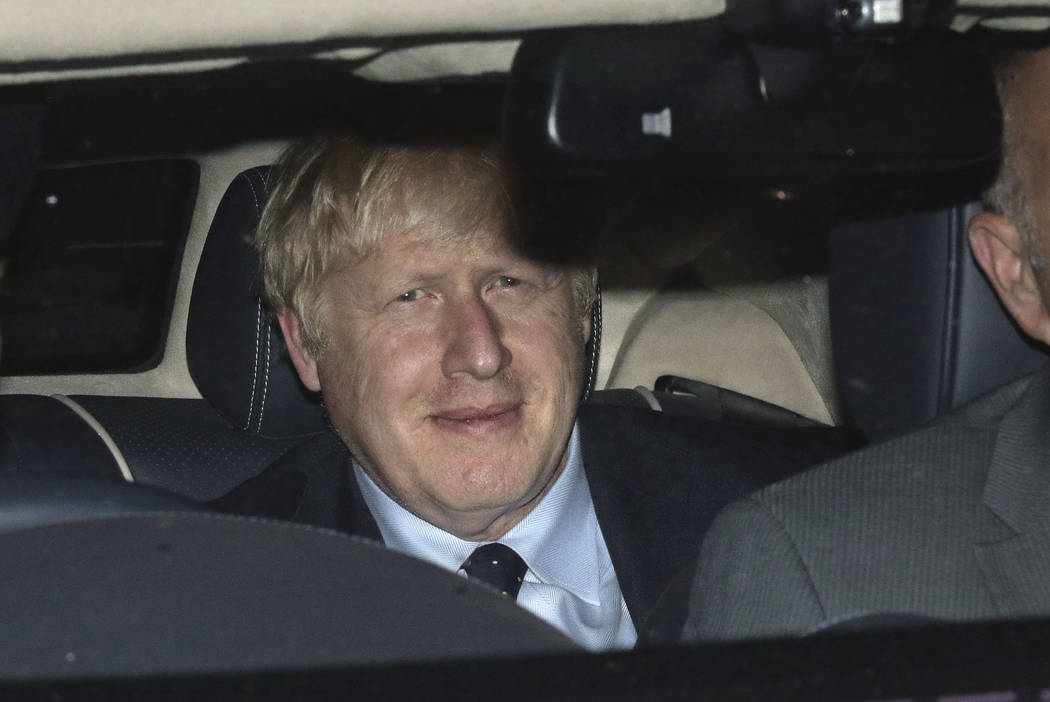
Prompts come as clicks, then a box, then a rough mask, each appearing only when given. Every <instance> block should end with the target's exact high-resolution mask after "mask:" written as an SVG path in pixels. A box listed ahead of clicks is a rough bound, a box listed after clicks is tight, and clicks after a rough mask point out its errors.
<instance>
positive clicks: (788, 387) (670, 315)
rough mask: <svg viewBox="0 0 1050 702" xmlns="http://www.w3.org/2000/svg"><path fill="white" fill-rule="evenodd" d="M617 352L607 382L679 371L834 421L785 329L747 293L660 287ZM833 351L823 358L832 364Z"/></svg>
mask: <svg viewBox="0 0 1050 702" xmlns="http://www.w3.org/2000/svg"><path fill="white" fill-rule="evenodd" d="M669 341H671V342H673V343H669ZM608 351H609V352H611V351H613V348H609V349H608ZM616 351H617V352H616V354H615V360H614V361H613V363H612V368H611V370H610V372H609V378H608V381H607V383H606V384H605V386H604V387H608V388H625V387H627V388H630V387H635V386H638V385H642V386H645V387H652V385H653V382H654V381H655V380H656V378H657V377H659V376H661V375H678V376H682V377H686V378H692V379H695V380H701V381H704V382H707V383H710V384H712V385H716V386H719V387H723V388H727V389H729V390H734V391H736V392H739V393H743V394H745V395H750V396H752V397H756V398H759V399H761V400H765V401H766V402H771V403H773V404H775V405H779V406H781V407H784V408H786V409H789V410H791V411H793V412H797V413H798V414H801V415H803V416H806V417H809V418H811V419H814V420H817V421H819V422H823V423H825V424H833V423H834V417H833V407H830V406H829V404H830V403H829V402H827V401H825V398H824V397H823V396H822V394H821V391H820V389H819V388H818V386H817V383H816V382H815V381H814V378H813V376H812V375H811V374H810V371H809V370H807V365H806V363H804V362H803V360H802V358H801V356H800V354H799V351H798V349H797V348H796V345H795V344H794V343H792V340H791V339H790V338H789V337H788V335H787V334H786V333H785V331H784V328H783V327H782V326H781V324H779V323H778V322H777V321H776V320H774V319H773V317H771V316H770V315H769V314H768V313H767V312H765V311H764V310H762V309H761V308H759V307H758V306H756V305H755V304H753V303H752V302H749V301H748V300H747V299H744V297H743V296H741V297H738V296H731V295H727V294H724V293H720V292H715V291H712V290H706V289H697V290H694V291H688V292H679V291H674V292H659V293H656V294H654V295H652V296H651V297H649V299H648V300H646V301H645V302H644V304H642V305H641V306H640V308H639V309H638V311H637V313H636V314H635V315H634V319H633V320H632V321H631V323H630V325H629V326H628V328H627V329H626V331H625V333H624V338H623V342H622V344H621V345H620V346H619V348H618V349H617V350H616ZM828 356H829V357H828V358H827V359H822V360H821V362H822V363H824V364H829V363H830V352H829V354H828ZM811 365H812V363H811Z"/></svg>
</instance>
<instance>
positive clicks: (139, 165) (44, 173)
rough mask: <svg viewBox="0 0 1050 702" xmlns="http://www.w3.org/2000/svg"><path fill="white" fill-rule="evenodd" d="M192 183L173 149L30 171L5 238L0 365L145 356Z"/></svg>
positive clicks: (131, 365) (152, 360) (164, 303)
mask: <svg viewBox="0 0 1050 702" xmlns="http://www.w3.org/2000/svg"><path fill="white" fill-rule="evenodd" d="M196 187H197V166H196V165H195V164H194V163H192V162H190V161H186V160H177V159H172V160H165V161H137V162H129V163H110V164H102V165H92V166H80V167H71V168H55V169H48V170H41V171H40V172H39V173H38V174H37V179H36V183H35V187H34V188H33V190H32V191H31V192H30V193H29V196H28V198H27V200H26V204H25V206H24V208H23V210H22V214H21V217H20V219H19V220H18V221H17V223H16V225H15V228H14V231H13V232H12V236H11V239H10V241H9V242H8V264H7V271H6V276H5V278H4V292H5V296H4V305H3V311H2V316H0V328H2V332H3V342H4V347H3V354H2V358H0V372H2V373H4V374H7V375H25V374H52V373H83V372H106V371H134V370H145V369H147V368H150V367H152V366H154V365H156V363H157V362H158V361H159V357H160V351H161V349H162V348H163V346H164V341H165V339H166V335H167V321H168V318H169V313H170V306H171V302H172V297H173V294H174V289H175V284H176V282H177V281H178V268H179V262H180V257H181V253H182V244H183V240H184V237H185V235H186V230H187V227H188V224H189V217H190V215H191V213H192V204H193V201H194V196H195V193H196Z"/></svg>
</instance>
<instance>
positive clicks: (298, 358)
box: [277, 309, 321, 392]
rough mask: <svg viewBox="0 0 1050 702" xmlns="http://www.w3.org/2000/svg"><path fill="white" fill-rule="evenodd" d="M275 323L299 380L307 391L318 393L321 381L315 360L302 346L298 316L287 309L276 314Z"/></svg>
mask: <svg viewBox="0 0 1050 702" xmlns="http://www.w3.org/2000/svg"><path fill="white" fill-rule="evenodd" d="M277 321H278V322H279V323H280V325H281V334H283V335H284V343H285V346H287V347H288V355H289V356H290V357H291V359H292V365H293V366H295V372H296V373H298V374H299V380H301V381H302V383H303V385H305V386H306V389H307V390H310V391H312V392H320V390H321V381H320V379H319V378H318V375H317V360H316V359H315V358H314V357H313V355H312V354H311V353H310V352H309V351H307V350H306V348H305V347H304V346H303V337H302V332H301V330H300V328H299V315H297V314H296V313H295V312H293V311H292V310H289V309H285V310H281V311H280V312H278V313H277Z"/></svg>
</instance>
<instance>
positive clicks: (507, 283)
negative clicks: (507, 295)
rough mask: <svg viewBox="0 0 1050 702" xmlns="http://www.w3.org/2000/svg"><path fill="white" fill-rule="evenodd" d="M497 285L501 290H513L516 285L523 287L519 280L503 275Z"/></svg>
mask: <svg viewBox="0 0 1050 702" xmlns="http://www.w3.org/2000/svg"><path fill="white" fill-rule="evenodd" d="M496 285H498V286H499V287H501V288H513V287H514V286H516V285H521V281H520V280H518V279H517V278H511V277H510V276H509V275H501V276H500V277H499V278H498V279H497V280H496Z"/></svg>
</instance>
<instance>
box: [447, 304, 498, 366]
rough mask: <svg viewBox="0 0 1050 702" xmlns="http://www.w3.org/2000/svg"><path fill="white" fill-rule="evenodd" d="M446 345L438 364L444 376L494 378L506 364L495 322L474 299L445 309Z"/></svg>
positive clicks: (489, 312) (495, 319) (494, 317)
mask: <svg viewBox="0 0 1050 702" xmlns="http://www.w3.org/2000/svg"><path fill="white" fill-rule="evenodd" d="M447 314H448V315H449V319H448V320H447V334H448V336H447V343H446V347H445V354H444V356H443V358H442V361H441V370H442V372H444V374H445V376H446V377H449V378H452V377H455V376H457V375H470V376H472V377H474V378H478V379H482V380H483V379H485V378H491V377H493V376H495V375H496V374H497V373H499V372H500V370H502V369H503V367H504V366H506V365H507V364H508V363H509V362H510V351H508V350H507V348H506V347H505V346H504V345H503V339H502V337H501V329H500V325H499V320H498V319H497V318H496V316H495V315H494V313H493V311H492V310H491V309H490V308H489V307H488V306H487V305H486V304H485V302H484V301H483V300H481V299H480V298H478V297H474V296H470V297H468V298H466V299H463V300H459V301H457V302H456V303H454V304H452V305H449V307H448V308H447Z"/></svg>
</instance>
